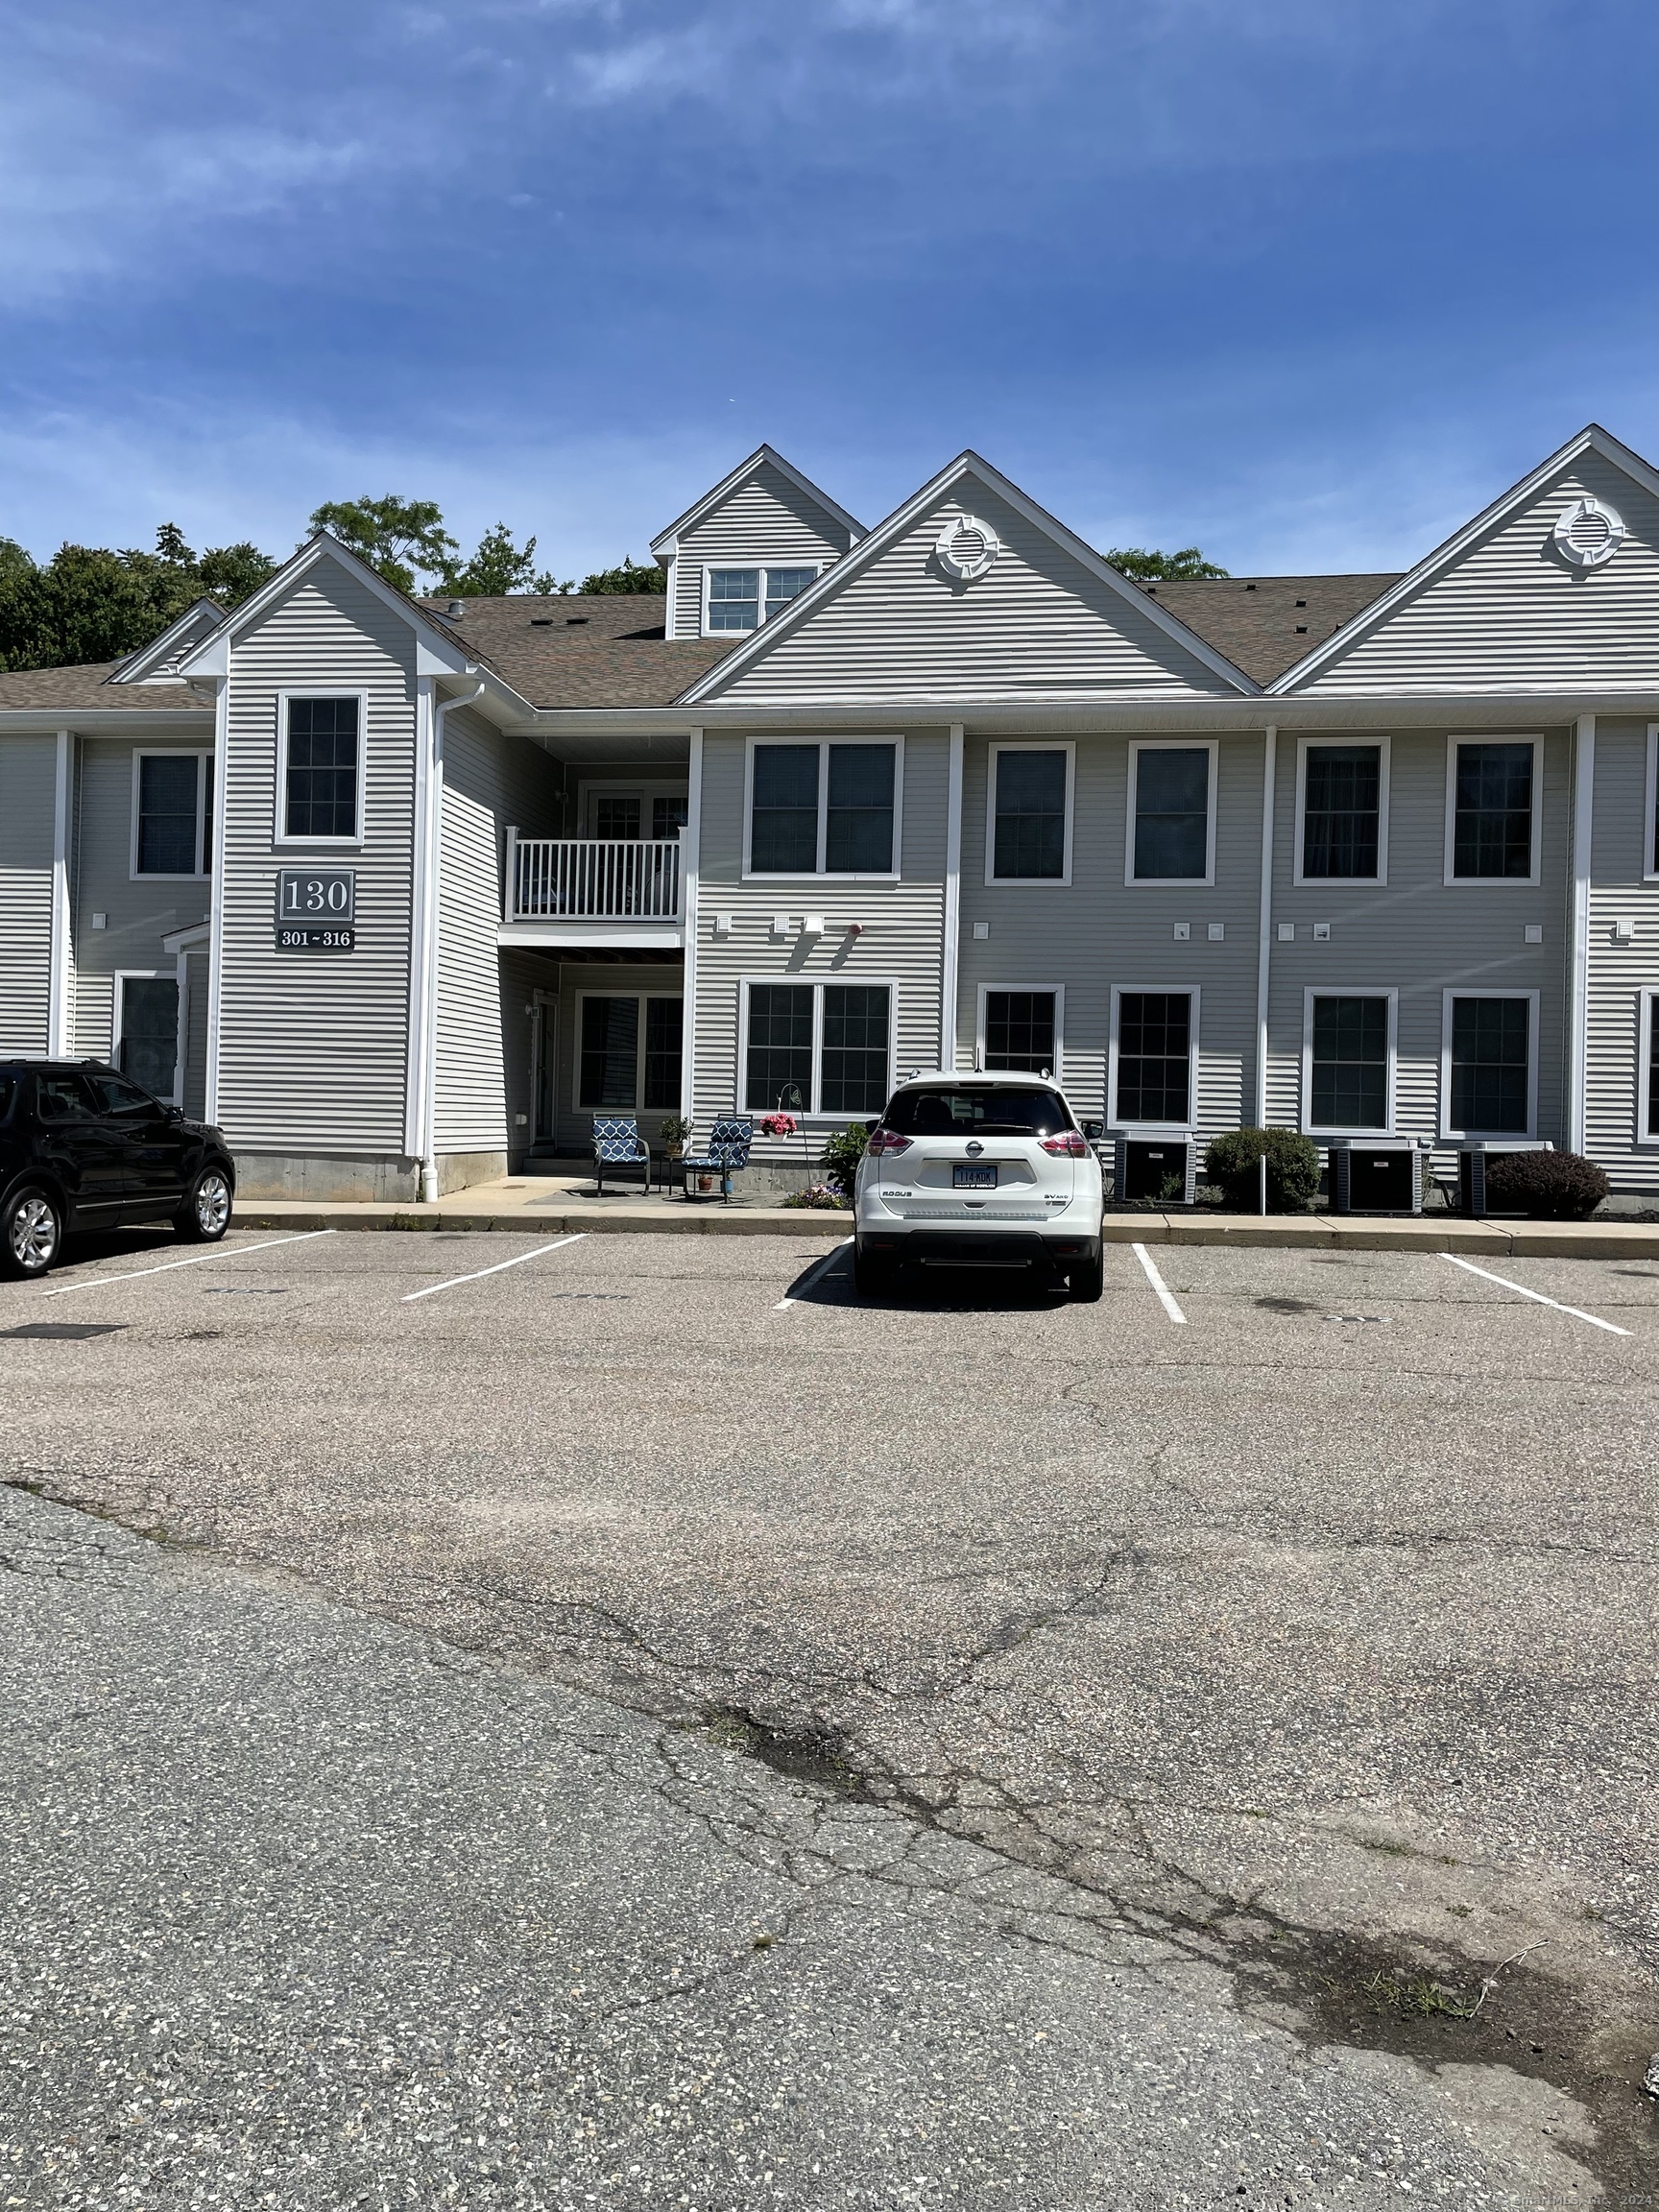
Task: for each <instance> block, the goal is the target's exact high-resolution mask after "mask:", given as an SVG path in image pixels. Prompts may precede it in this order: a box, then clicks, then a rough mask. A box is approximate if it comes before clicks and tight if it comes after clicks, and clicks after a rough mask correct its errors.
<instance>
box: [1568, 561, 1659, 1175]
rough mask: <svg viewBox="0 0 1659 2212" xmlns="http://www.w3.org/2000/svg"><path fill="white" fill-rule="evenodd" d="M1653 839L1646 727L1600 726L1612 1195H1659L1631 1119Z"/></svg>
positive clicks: (1648, 943)
mask: <svg viewBox="0 0 1659 2212" xmlns="http://www.w3.org/2000/svg"><path fill="white" fill-rule="evenodd" d="M1622 557H1623V556H1621V558H1622ZM1652 838H1653V824H1652V820H1651V818H1650V816H1649V814H1648V811H1647V723H1646V722H1634V721H1631V722H1613V721H1608V720H1598V722H1597V725H1596V803H1595V810H1594V814H1593V816H1592V827H1591V849H1590V853H1591V856H1590V868H1591V888H1590V963H1589V968H1590V974H1589V998H1588V1025H1587V1047H1588V1067H1587V1072H1588V1081H1587V1086H1586V1113H1585V1149H1586V1151H1587V1152H1588V1153H1589V1155H1590V1157H1591V1158H1592V1159H1593V1160H1597V1161H1599V1163H1600V1165H1601V1166H1603V1167H1605V1168H1606V1170H1607V1173H1608V1175H1609V1176H1610V1177H1611V1179H1612V1181H1613V1185H1614V1188H1615V1189H1616V1190H1634V1191H1643V1192H1654V1191H1659V1142H1655V1141H1654V1140H1651V1139H1649V1138H1648V1137H1647V1132H1646V1130H1645V1129H1644V1128H1643V1127H1642V1126H1641V1124H1640V1121H1639V1118H1638V1116H1639V1107H1640V1098H1641V1064H1640V1055H1641V1039H1642V994H1643V992H1644V991H1651V990H1659V883H1646V882H1644V881H1643V876H1644V873H1645V871H1646V869H1647V867H1648V866H1649V865H1650V858H1651V847H1652ZM1626 917H1627V918H1628V919H1630V920H1631V921H1633V922H1634V923H1635V925H1636V934H1635V939H1634V942H1633V943H1631V944H1629V945H1620V944H1616V943H1615V942H1614V938H1613V925H1614V923H1615V922H1616V921H1620V920H1622V919H1624V918H1626Z"/></svg>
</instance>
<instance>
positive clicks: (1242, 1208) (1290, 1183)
mask: <svg viewBox="0 0 1659 2212" xmlns="http://www.w3.org/2000/svg"><path fill="white" fill-rule="evenodd" d="M1263 1153H1265V1154H1266V1157H1267V1211H1268V1213H1269V1214H1305V1213H1306V1212H1307V1210H1308V1208H1309V1207H1310V1205H1311V1204H1312V1202H1313V1199H1314V1198H1315V1196H1316V1195H1317V1193H1318V1190H1319V1147H1318V1145H1317V1144H1315V1143H1314V1142H1313V1140H1312V1139H1311V1138H1310V1137H1303V1136H1300V1135H1299V1134H1298V1133H1297V1131H1296V1130H1294V1129H1229V1130H1228V1132H1227V1134H1226V1135H1225V1136H1224V1137H1217V1138H1215V1139H1214V1141H1213V1142H1212V1143H1211V1145H1210V1148H1209V1150H1208V1151H1207V1152H1206V1153H1205V1155H1204V1171H1205V1173H1206V1174H1207V1175H1208V1176H1209V1178H1210V1180H1211V1181H1212V1182H1213V1183H1219V1184H1220V1186H1221V1193H1222V1197H1223V1199H1224V1200H1225V1203H1226V1205H1227V1207H1228V1209H1229V1211H1230V1212H1232V1213H1235V1214H1254V1213H1255V1211H1256V1209H1257V1207H1258V1206H1259V1205H1260V1204H1261V1181H1260V1170H1259V1168H1258V1166H1257V1163H1258V1161H1260V1160H1261V1158H1262V1154H1263Z"/></svg>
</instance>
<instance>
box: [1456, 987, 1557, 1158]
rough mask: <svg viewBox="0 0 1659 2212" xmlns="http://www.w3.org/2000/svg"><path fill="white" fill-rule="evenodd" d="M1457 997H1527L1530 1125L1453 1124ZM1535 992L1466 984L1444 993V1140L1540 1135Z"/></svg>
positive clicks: (1497, 1141) (1496, 1140)
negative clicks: (1484, 988)
mask: <svg viewBox="0 0 1659 2212" xmlns="http://www.w3.org/2000/svg"><path fill="white" fill-rule="evenodd" d="M1455 998H1525V999H1526V1000H1527V1005H1528V1006H1529V1007H1530V1008H1531V1012H1530V1013H1529V1014H1528V1016H1527V1126H1526V1128H1525V1130H1520V1129H1454V1128H1453V1126H1452V1002H1453V1000H1454V999H1455ZM1539 998H1540V994H1539V993H1538V992H1536V991H1478V990H1476V989H1474V988H1472V987H1471V986H1469V985H1467V984H1465V985H1462V986H1459V987H1458V988H1457V989H1455V990H1451V989H1448V990H1446V991H1444V992H1442V994H1441V1009H1440V1116H1439V1120H1440V1136H1441V1140H1442V1142H1445V1143H1455V1142H1458V1141H1459V1140H1463V1141H1467V1142H1485V1143H1492V1144H1501V1143H1502V1142H1503V1139H1504V1138H1505V1137H1513V1138H1514V1139H1515V1140H1516V1142H1520V1141H1521V1140H1522V1138H1523V1137H1526V1138H1528V1139H1535V1138H1536V1137H1537V1135H1538V1004H1539Z"/></svg>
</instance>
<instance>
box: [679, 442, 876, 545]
mask: <svg viewBox="0 0 1659 2212" xmlns="http://www.w3.org/2000/svg"><path fill="white" fill-rule="evenodd" d="M768 462H770V463H771V465H772V467H773V468H774V469H777V470H778V471H779V473H780V475H782V476H786V477H787V478H788V479H789V481H790V483H791V484H793V485H794V487H795V489H796V491H797V492H804V493H805V494H806V496H807V498H808V499H815V500H816V501H817V503H818V505H819V506H820V507H822V508H823V509H824V511H825V513H826V514H827V515H832V516H833V517H835V519H836V521H837V522H839V523H841V524H842V526H843V527H844V528H845V529H847V530H848V531H850V532H851V533H852V535H853V538H854V541H856V540H858V539H860V538H862V537H863V536H864V525H863V523H862V522H860V521H859V520H858V519H857V517H855V516H853V515H849V514H848V512H847V510H846V508H845V507H841V506H838V505H837V504H836V502H835V501H834V500H833V499H831V498H830V496H829V493H828V492H821V491H820V490H819V488H818V486H817V485H816V484H814V483H813V481H812V479H811V478H810V477H809V476H803V475H802V473H801V471H800V469H797V468H796V467H795V465H794V463H793V462H792V461H785V460H784V458H783V456H782V454H781V453H780V452H779V451H778V450H777V448H776V447H775V446H771V445H757V447H756V449H755V451H754V452H753V453H751V454H750V456H749V458H748V460H747V461H740V462H739V463H738V464H737V466H736V468H735V469H733V471H732V473H731V475H730V476H722V477H721V479H720V481H719V483H718V484H716V485H715V487H714V489H713V490H712V491H711V492H705V493H704V494H703V496H702V498H701V499H699V500H697V501H696V502H695V504H694V505H692V506H690V507H687V508H686V510H685V514H684V515H677V516H676V517H674V520H673V521H672V522H670V523H669V525H668V527H667V529H666V530H660V531H659V532H658V533H657V535H656V537H655V538H653V539H652V541H651V550H652V552H653V553H661V552H662V551H663V550H664V548H666V549H668V550H670V551H671V550H672V548H673V545H674V541H675V540H676V539H677V538H678V537H679V535H680V533H681V531H682V530H689V529H691V528H693V527H694V526H695V524H697V523H698V522H700V521H701V520H702V519H703V517H704V516H705V515H708V514H709V513H711V512H712V510H713V509H714V508H716V507H718V506H719V505H720V503H721V501H722V500H723V499H729V498H730V497H731V496H732V493H733V492H735V491H736V490H737V488H738V486H739V485H740V484H742V483H743V482H744V481H745V480H746V479H747V478H749V477H750V476H753V475H754V473H755V471H756V470H757V469H760V468H762V467H764V466H765V464H766V463H768Z"/></svg>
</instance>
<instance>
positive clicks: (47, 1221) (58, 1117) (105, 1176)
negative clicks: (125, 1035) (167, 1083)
mask: <svg viewBox="0 0 1659 2212" xmlns="http://www.w3.org/2000/svg"><path fill="white" fill-rule="evenodd" d="M235 1189H236V1172H235V1169H234V1168H233V1167H232V1166H231V1164H230V1155H229V1153H228V1151H227V1150H226V1148H225V1140H224V1138H223V1137H222V1136H221V1135H220V1134H219V1132H218V1130H217V1129H209V1128H207V1127H206V1126H205V1125H204V1123H203V1122H200V1121H186V1120H185V1118H184V1117H183V1115H182V1114H181V1113H180V1111H179V1109H178V1107H177V1106H163V1105H162V1104H161V1103H160V1101H159V1100H158V1099H156V1098H152V1097H151V1095H150V1094H149V1093H148V1092H147V1091H140V1090H139V1088H138V1086H137V1085H136V1084H135V1083H130V1082H129V1081H128V1079H127V1077H126V1076H125V1075H122V1074H120V1073H118V1072H117V1070H115V1069H113V1068H106V1067H105V1066H104V1064H103V1063H102V1062H101V1061H98V1060H0V1273H4V1274H7V1275H44V1274H45V1272H46V1270H47V1268H48V1267H50V1266H51V1264H52V1262H53V1261H54V1260H56V1259H57V1257H58V1255H59V1253H60V1250H61V1249H62V1244H63V1237H64V1233H65V1231H67V1230H71V1229H112V1228H114V1227H115V1226H116V1225H117V1224H119V1223H125V1222H129V1221H171V1222H172V1224H173V1226H174V1228H175V1229H177V1230H178V1232H179V1234H180V1237H184V1238H189V1239H190V1241H191V1242H192V1243H197V1244H204V1243H212V1242H214V1241H216V1240H217V1239H218V1238H221V1237H223V1236H224V1234H225V1232H226V1230H227V1229H228V1227H229V1226H230V1202H231V1198H232V1195H233V1194H234V1191H235Z"/></svg>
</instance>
